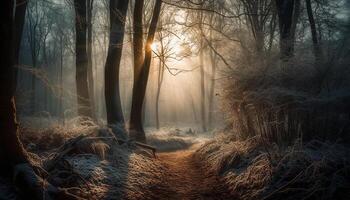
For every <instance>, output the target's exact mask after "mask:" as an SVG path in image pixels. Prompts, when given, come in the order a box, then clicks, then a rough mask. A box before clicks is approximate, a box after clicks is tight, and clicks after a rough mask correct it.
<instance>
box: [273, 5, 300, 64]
mask: <svg viewBox="0 0 350 200" xmlns="http://www.w3.org/2000/svg"><path fill="white" fill-rule="evenodd" d="M276 9H277V13H278V21H279V33H280V54H281V59H282V60H288V59H289V58H290V57H293V56H294V43H295V32H296V27H297V23H298V19H299V15H300V0H276Z"/></svg>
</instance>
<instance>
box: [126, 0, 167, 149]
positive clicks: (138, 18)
mask: <svg viewBox="0 0 350 200" xmlns="http://www.w3.org/2000/svg"><path fill="white" fill-rule="evenodd" d="M161 5H162V1H161V0H157V1H156V3H155V5H154V9H153V15H152V19H151V24H150V27H149V31H148V36H147V40H146V46H145V58H144V60H143V61H142V48H140V47H142V42H143V37H142V9H143V0H140V1H136V2H135V8H134V38H133V41H134V62H135V65H134V87H133V94H132V105H131V116H130V136H131V137H132V138H134V139H135V140H137V141H141V142H146V136H145V131H144V129H143V125H142V106H143V102H144V99H145V94H146V87H147V81H148V75H149V69H150V65H151V59H152V49H151V44H152V43H153V40H154V35H155V32H156V28H157V22H158V19H159V15H160V11H161ZM140 57H141V59H140Z"/></svg>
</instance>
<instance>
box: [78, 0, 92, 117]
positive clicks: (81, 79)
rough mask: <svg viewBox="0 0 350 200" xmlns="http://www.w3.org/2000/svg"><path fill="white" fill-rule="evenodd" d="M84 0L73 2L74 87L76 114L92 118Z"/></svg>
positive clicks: (85, 3) (85, 2)
mask: <svg viewBox="0 0 350 200" xmlns="http://www.w3.org/2000/svg"><path fill="white" fill-rule="evenodd" d="M86 5H87V1H86V0H74V8H75V30H76V31H75V35H76V41H75V45H76V46H75V49H76V50H75V54H76V57H75V59H76V60H75V62H76V84H77V85H76V87H77V99H78V114H79V115H80V116H85V117H92V111H91V102H90V95H89V86H88V54H87V33H86V31H87V20H86V17H87V14H86Z"/></svg>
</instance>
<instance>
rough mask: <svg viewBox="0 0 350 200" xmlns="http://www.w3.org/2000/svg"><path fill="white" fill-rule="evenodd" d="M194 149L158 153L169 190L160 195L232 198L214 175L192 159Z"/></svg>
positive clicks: (174, 197) (192, 199) (189, 198)
mask: <svg viewBox="0 0 350 200" xmlns="http://www.w3.org/2000/svg"><path fill="white" fill-rule="evenodd" d="M194 151H195V150H194V149H193V148H191V149H188V150H181V151H175V152H167V153H159V154H158V158H159V160H160V161H161V163H162V164H163V165H164V166H165V167H166V169H167V173H166V174H168V175H167V176H166V177H163V178H164V181H165V182H166V183H167V185H168V186H169V190H165V191H162V193H163V194H160V196H167V197H168V199H186V200H187V199H188V200H195V199H196V200H197V199H208V200H209V199H218V200H220V199H232V198H230V195H229V193H228V192H226V191H225V187H224V186H222V184H221V183H220V180H219V179H218V177H217V176H216V175H211V174H209V173H207V172H204V171H203V169H202V168H201V167H200V165H199V163H197V162H196V161H195V159H194V156H193V153H194Z"/></svg>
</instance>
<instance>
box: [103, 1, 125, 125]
mask: <svg viewBox="0 0 350 200" xmlns="http://www.w3.org/2000/svg"><path fill="white" fill-rule="evenodd" d="M128 4H129V0H119V1H117V0H110V5H109V6H110V8H109V10H110V35H109V46H108V54H107V60H106V64H105V100H106V111H107V122H108V124H118V123H120V124H124V116H123V110H122V105H121V99H120V88H119V86H120V84H119V69H120V61H121V57H122V50H123V40H124V35H125V22H126V13H127V10H128Z"/></svg>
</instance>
